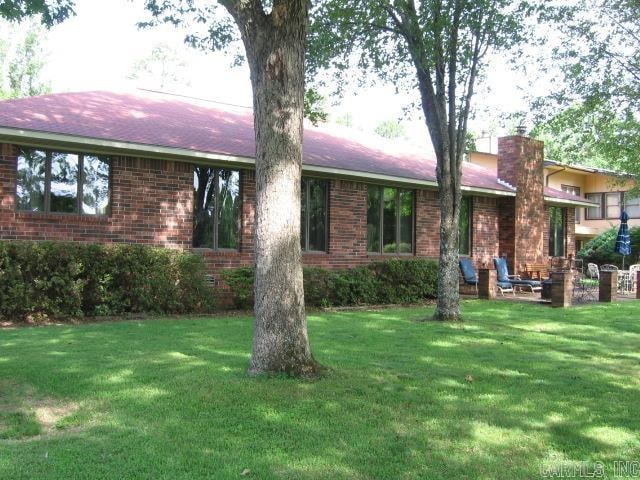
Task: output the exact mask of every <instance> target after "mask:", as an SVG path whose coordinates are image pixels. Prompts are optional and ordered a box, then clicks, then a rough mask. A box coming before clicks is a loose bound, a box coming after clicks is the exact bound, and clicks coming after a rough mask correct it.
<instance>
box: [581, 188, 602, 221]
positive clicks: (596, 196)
mask: <svg viewBox="0 0 640 480" xmlns="http://www.w3.org/2000/svg"><path fill="white" fill-rule="evenodd" d="M585 197H586V199H587V200H590V201H592V202H596V203H597V204H598V205H594V206H593V207H587V208H585V212H586V215H585V218H586V219H587V220H599V219H601V218H602V194H601V193H587V194H586V195H585Z"/></svg>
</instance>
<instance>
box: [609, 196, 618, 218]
mask: <svg viewBox="0 0 640 480" xmlns="http://www.w3.org/2000/svg"><path fill="white" fill-rule="evenodd" d="M605 202H606V204H607V218H620V194H619V193H618V192H614V193H607V194H605Z"/></svg>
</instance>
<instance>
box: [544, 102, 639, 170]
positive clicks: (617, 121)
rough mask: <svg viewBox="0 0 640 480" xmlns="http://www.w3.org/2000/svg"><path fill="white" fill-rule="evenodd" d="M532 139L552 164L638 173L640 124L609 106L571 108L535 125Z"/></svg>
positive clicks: (578, 106)
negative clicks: (558, 162)
mask: <svg viewBox="0 0 640 480" xmlns="http://www.w3.org/2000/svg"><path fill="white" fill-rule="evenodd" d="M532 135H533V136H535V137H537V138H539V139H540V140H543V141H544V142H545V156H546V157H547V158H550V159H552V160H557V161H560V162H563V163H569V164H582V165H590V166H593V167H600V168H610V169H612V170H617V171H620V172H628V173H634V174H636V175H637V174H639V173H640V164H639V156H638V152H640V122H639V121H638V119H637V118H635V116H634V115H633V114H632V113H631V112H630V111H627V112H624V113H622V114H620V113H619V112H616V111H615V109H613V108H611V107H610V105H609V104H608V102H601V103H600V104H599V105H594V104H593V103H592V102H591V103H589V104H585V103H581V104H576V105H573V106H571V107H569V108H567V109H566V110H563V111H561V112H560V113H558V114H557V115H555V116H553V117H552V118H551V119H550V120H548V121H546V122H543V123H540V124H538V125H537V126H536V127H535V128H534V129H533V131H532Z"/></svg>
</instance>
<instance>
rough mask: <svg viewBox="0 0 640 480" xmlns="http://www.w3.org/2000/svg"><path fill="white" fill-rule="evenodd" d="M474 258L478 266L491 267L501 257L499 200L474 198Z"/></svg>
mask: <svg viewBox="0 0 640 480" xmlns="http://www.w3.org/2000/svg"><path fill="white" fill-rule="evenodd" d="M472 211H473V233H472V239H473V257H474V259H475V260H476V265H477V266H478V267H482V266H484V265H486V266H491V265H492V264H493V260H492V259H493V258H494V257H497V256H498V255H499V253H500V252H499V243H500V239H499V233H498V232H499V228H498V226H499V225H498V218H499V210H498V199H497V198H495V197H474V199H473V210H472Z"/></svg>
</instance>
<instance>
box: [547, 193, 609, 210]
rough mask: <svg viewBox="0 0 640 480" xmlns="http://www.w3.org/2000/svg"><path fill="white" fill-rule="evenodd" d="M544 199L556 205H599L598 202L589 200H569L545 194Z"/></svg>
mask: <svg viewBox="0 0 640 480" xmlns="http://www.w3.org/2000/svg"><path fill="white" fill-rule="evenodd" d="M544 201H545V202H547V203H551V204H555V205H568V206H574V207H575V206H579V207H597V206H598V204H597V203H593V202H589V201H588V200H585V201H581V200H568V199H565V198H555V197H550V196H548V195H545V196H544Z"/></svg>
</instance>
